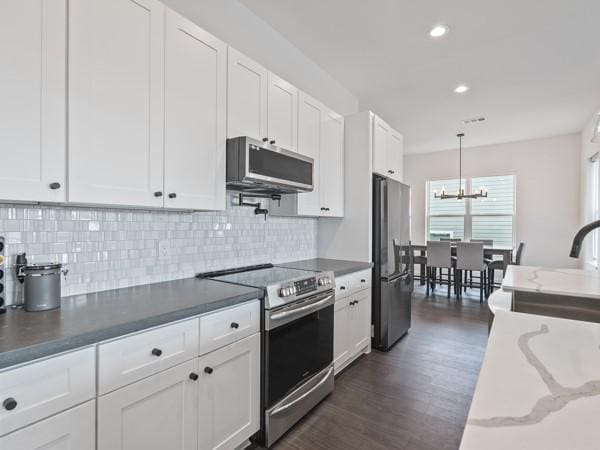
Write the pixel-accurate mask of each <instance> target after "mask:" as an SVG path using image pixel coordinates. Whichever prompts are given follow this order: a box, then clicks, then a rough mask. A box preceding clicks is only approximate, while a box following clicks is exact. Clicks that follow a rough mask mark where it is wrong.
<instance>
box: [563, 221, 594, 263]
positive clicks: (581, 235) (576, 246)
mask: <svg viewBox="0 0 600 450" xmlns="http://www.w3.org/2000/svg"><path fill="white" fill-rule="evenodd" d="M599 227H600V220H596V221H594V222H590V223H588V224H587V225H585V226H583V227H582V228H581V230H579V231H578V232H577V234H576V235H575V237H574V238H573V244H572V245H571V253H570V254H569V256H570V257H571V258H579V254H580V253H581V247H582V243H583V240H584V239H585V237H586V236H587V235H588V233H589V232H590V231H593V230H595V229H596V228H599Z"/></svg>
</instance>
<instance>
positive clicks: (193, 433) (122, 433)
mask: <svg viewBox="0 0 600 450" xmlns="http://www.w3.org/2000/svg"><path fill="white" fill-rule="evenodd" d="M195 375H198V359H193V360H191V361H188V362H186V363H183V364H180V365H178V366H175V367H172V368H171V369H168V370H165V371H164V372H160V373H158V374H156V375H153V376H151V377H148V378H145V379H143V380H141V381H138V382H137V383H133V384H130V385H129V386H126V387H124V388H121V389H118V390H116V391H114V392H112V393H110V394H107V395H104V396H102V397H99V398H98V450H140V449H144V450H165V449H169V450H195V449H196V445H197V440H198V400H197V399H198V384H199V383H198V379H195V380H194V379H193V378H195Z"/></svg>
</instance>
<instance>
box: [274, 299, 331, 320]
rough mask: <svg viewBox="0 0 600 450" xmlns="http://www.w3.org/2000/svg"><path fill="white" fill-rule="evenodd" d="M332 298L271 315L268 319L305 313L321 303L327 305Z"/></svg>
mask: <svg viewBox="0 0 600 450" xmlns="http://www.w3.org/2000/svg"><path fill="white" fill-rule="evenodd" d="M332 298H333V295H328V296H327V297H325V298H324V299H322V300H319V301H318V302H315V303H311V304H310V305H306V306H301V307H300V308H296V309H290V310H289V311H283V312H280V313H275V314H273V315H272V316H271V317H270V319H271V320H277V319H283V318H284V317H288V316H291V315H293V314H296V313H299V312H302V311H306V310H308V309H312V308H314V307H315V306H321V305H322V304H323V303H327V302H328V301H329V300H331V299H332Z"/></svg>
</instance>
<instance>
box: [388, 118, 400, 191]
mask: <svg viewBox="0 0 600 450" xmlns="http://www.w3.org/2000/svg"><path fill="white" fill-rule="evenodd" d="M402 158H403V137H402V135H401V134H400V133H398V132H397V131H396V130H394V129H393V128H390V132H389V134H388V144H387V160H388V167H389V170H391V171H392V173H391V175H390V177H391V178H393V179H395V180H397V181H402Z"/></svg>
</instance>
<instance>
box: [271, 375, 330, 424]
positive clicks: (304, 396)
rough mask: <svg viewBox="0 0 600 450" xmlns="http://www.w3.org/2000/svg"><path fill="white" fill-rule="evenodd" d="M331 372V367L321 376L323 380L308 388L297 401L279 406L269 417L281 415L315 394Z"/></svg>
mask: <svg viewBox="0 0 600 450" xmlns="http://www.w3.org/2000/svg"><path fill="white" fill-rule="evenodd" d="M332 371H333V367H330V368H329V370H328V371H327V373H326V374H325V375H324V376H323V378H321V380H320V381H319V382H318V383H317V384H315V385H314V386H313V387H312V388H310V389H309V390H308V391H306V392H305V393H304V394H302V395H301V396H300V397H298V398H297V399H295V400H292V401H291V402H289V403H288V404H286V405H283V406H280V407H279V408H277V409H274V410H273V411H272V412H271V415H272V416H274V415H276V414H279V413H282V412H284V411H286V410H288V409H290V408H291V407H292V406H294V405H296V404H297V403H299V402H301V401H302V400H304V399H305V398H306V397H308V396H309V395H310V394H312V393H313V392H315V391H316V390H317V389H319V388H320V387H321V386H323V385H324V384H325V382H326V381H327V380H328V379H329V377H330V376H331V372H332Z"/></svg>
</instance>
